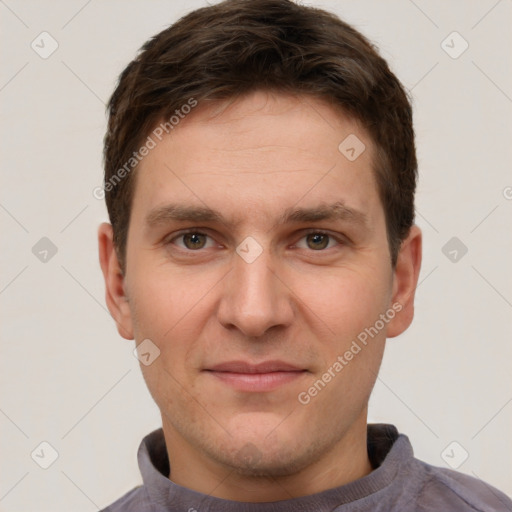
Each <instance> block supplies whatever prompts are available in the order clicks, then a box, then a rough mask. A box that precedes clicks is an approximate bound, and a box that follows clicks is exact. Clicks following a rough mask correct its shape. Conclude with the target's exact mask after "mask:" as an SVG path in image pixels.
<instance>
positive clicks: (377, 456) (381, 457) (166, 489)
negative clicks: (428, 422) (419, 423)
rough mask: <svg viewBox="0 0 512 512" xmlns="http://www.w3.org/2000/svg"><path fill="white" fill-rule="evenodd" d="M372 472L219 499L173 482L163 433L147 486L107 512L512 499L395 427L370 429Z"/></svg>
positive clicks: (490, 505)
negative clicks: (426, 458)
mask: <svg viewBox="0 0 512 512" xmlns="http://www.w3.org/2000/svg"><path fill="white" fill-rule="evenodd" d="M368 456H369V458H370V462H371V464H372V467H373V468H374V470H373V471H372V472H371V473H370V474H369V475H367V476H365V477H363V478H360V479H359V480H356V481H354V482H351V483H349V484H346V485H342V486H340V487H336V488H333V489H328V490H326V491H323V492H320V493H317V494H313V495H310V496H304V497H300V498H293V499H288V500H283V501H276V502H271V503H269V502H266V503H243V502H238V501H230V500H224V499H220V498H215V497H212V496H210V495H207V494H202V493H199V492H196V491H192V490H190V489H187V488H185V487H182V486H180V485H177V484H175V483H173V482H172V481H171V480H169V479H168V478H167V475H169V473H170V467H169V459H168V456H167V450H166V446H165V440H164V435H163V431H162V429H158V430H155V431H154V432H152V433H151V434H149V435H148V436H146V437H145V438H144V439H143V441H142V443H141V445H140V448H139V451H138V462H139V468H140V472H141V474H142V479H143V485H142V486H140V487H136V488H135V489H133V490H131V491H130V492H128V493H127V494H125V495H124V496H123V497H122V498H120V499H119V500H117V501H116V502H115V503H113V504H112V505H110V506H109V507H107V508H106V509H104V510H103V512H301V511H302V512H306V511H311V512H365V511H372V512H390V511H397V512H399V511H400V512H402V511H403V512H406V511H407V512H411V511H415V512H427V511H431V512H434V511H436V512H448V511H450V512H452V511H461V512H462V511H464V512H465V511H467V512H470V511H471V512H475V511H478V512H505V511H512V501H511V500H510V499H509V498H508V497H507V496H506V495H505V494H503V493H502V492H500V491H498V490H497V489H495V488H493V487H491V486H490V485H488V484H486V483H484V482H482V481H481V480H478V479H476V478H473V477H470V476H467V475H464V474H462V473H458V472H456V471H453V470H449V469H444V468H438V467H434V466H431V465H429V464H426V463H425V462H422V461H420V460H418V459H416V458H415V457H414V454H413V450H412V447H411V444H410V442H409V439H408V438H407V436H405V435H403V434H399V433H398V431H397V430H396V428H395V427H394V426H392V425H383V424H371V425H368Z"/></svg>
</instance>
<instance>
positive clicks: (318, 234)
mask: <svg viewBox="0 0 512 512" xmlns="http://www.w3.org/2000/svg"><path fill="white" fill-rule="evenodd" d="M303 241H304V242H303ZM339 244H340V242H339V241H338V240H336V239H335V238H334V237H333V236H332V235H329V234H327V233H324V232H322V231H314V232H311V233H308V234H306V235H305V236H303V237H302V238H301V240H300V241H299V243H297V245H296V247H299V248H300V249H312V250H313V251H321V250H323V249H330V248H331V247H334V246H336V245H339Z"/></svg>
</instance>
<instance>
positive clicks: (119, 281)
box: [98, 222, 134, 340]
mask: <svg viewBox="0 0 512 512" xmlns="http://www.w3.org/2000/svg"><path fill="white" fill-rule="evenodd" d="M98 248H99V256H100V265H101V270H102V272H103V278H104V279H105V299H106V302H107V307H108V310H109V311H110V314H111V315H112V318H113V319H114V320H115V322H116V325H117V330H118V332H119V334H120V335H121V336H122V337H123V338H126V339H127V340H133V339H134V337H133V326H132V318H131V312H130V307H129V303H128V298H127V297H126V294H125V277H124V275H123V272H122V270H121V266H120V265H119V261H118V258H117V253H116V250H115V246H114V238H113V230H112V226H111V225H110V224H108V223H106V222H104V223H103V224H101V226H100V227H99V229H98Z"/></svg>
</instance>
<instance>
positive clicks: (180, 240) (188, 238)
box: [169, 231, 214, 251]
mask: <svg viewBox="0 0 512 512" xmlns="http://www.w3.org/2000/svg"><path fill="white" fill-rule="evenodd" d="M169 243H171V244H174V245H177V246H178V247H180V248H181V249H186V250H189V251H197V250H199V249H205V248H208V247H213V245H214V242H213V240H212V239H211V238H210V237H209V236H208V235H205V234H204V233H201V232H199V231H190V232H187V233H181V234H179V235H178V236H175V237H174V238H173V239H172V240H170V241H169Z"/></svg>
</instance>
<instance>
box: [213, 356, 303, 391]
mask: <svg viewBox="0 0 512 512" xmlns="http://www.w3.org/2000/svg"><path fill="white" fill-rule="evenodd" d="M204 371H206V372H208V373H209V374H210V375H212V376H213V377H214V378H216V379H218V380H220V381H221V382H223V383H224V384H227V385H228V386H231V387H232V388H234V389H236V390H238V391H246V392H264V391H272V390H273V389H276V388H279V387H281V386H283V385H285V384H288V383H291V382H293V381H295V380H297V379H299V378H301V377H302V376H303V375H304V374H305V373H306V372H307V370H305V369H303V368H299V367H297V366H295V365H292V364H290V363H286V362H284V361H264V362H261V363H257V364H254V363H248V362H245V361H229V362H225V363H221V364H218V365H215V366H212V367H211V368H208V369H206V370H204Z"/></svg>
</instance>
